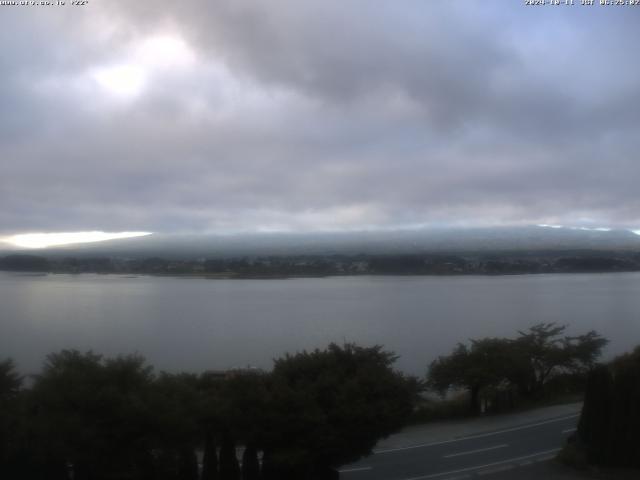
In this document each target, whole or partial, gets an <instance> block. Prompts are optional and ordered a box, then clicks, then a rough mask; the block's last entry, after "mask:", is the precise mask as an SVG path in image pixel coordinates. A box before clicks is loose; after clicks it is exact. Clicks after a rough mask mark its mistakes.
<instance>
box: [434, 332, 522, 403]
mask: <svg viewBox="0 0 640 480" xmlns="http://www.w3.org/2000/svg"><path fill="white" fill-rule="evenodd" d="M516 361H517V354H516V352H515V350H514V348H513V342H512V341H510V340H507V339H502V338H484V339H481V340H471V345H470V346H469V347H467V346H466V345H464V344H462V343H459V344H458V346H457V347H456V348H455V349H454V350H453V352H452V353H451V354H450V355H448V356H441V357H438V358H437V359H436V360H434V361H433V362H432V363H431V365H430V367H429V373H428V378H427V384H428V385H429V386H430V387H431V388H433V389H434V390H436V391H438V392H439V393H440V394H442V395H444V394H445V393H446V392H447V391H449V390H450V389H452V388H462V389H466V390H467V391H468V393H469V409H470V411H471V412H472V413H480V393H481V391H482V389H483V388H487V387H490V386H493V387H496V386H498V385H499V384H500V383H501V382H503V381H505V380H506V379H507V378H509V377H510V376H513V375H514V373H513V371H512V370H513V368H514V366H515V363H514V362H516Z"/></svg>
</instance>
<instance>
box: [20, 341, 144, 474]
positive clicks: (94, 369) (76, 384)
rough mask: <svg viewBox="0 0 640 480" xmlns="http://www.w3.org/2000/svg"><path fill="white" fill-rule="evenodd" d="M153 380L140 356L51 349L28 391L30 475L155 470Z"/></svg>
mask: <svg viewBox="0 0 640 480" xmlns="http://www.w3.org/2000/svg"><path fill="white" fill-rule="evenodd" d="M151 381H152V376H151V369H150V367H147V366H146V365H145V363H144V360H143V359H142V358H140V357H137V356H131V357H120V358H117V359H113V360H108V361H105V360H103V358H102V357H101V356H100V355H96V354H93V353H92V352H87V353H80V352H77V351H68V350H65V351H62V352H60V353H57V354H52V355H49V356H48V357H47V362H46V364H45V367H44V370H43V372H42V374H41V375H39V376H38V377H37V378H36V380H35V384H34V386H33V390H32V392H31V395H30V402H31V407H30V409H31V411H32V412H34V413H33V415H32V416H31V418H30V419H29V421H30V424H31V425H32V436H33V437H34V438H35V444H34V445H33V446H32V450H33V452H32V453H33V457H34V461H33V462H31V465H32V466H33V467H34V472H33V475H32V476H33V477H35V478H41V477H43V478H56V477H58V476H60V478H66V474H67V472H66V471H67V469H68V468H71V470H72V472H73V475H74V478H75V479H76V480H84V479H101V478H124V477H126V476H134V478H153V472H152V471H151V459H150V456H149V452H150V447H151V438H150V432H152V430H153V428H152V427H151V425H152V424H153V418H152V414H151V412H150V410H149V408H148V406H149V402H148V398H149V393H150V392H149V386H150V384H151ZM39 472H44V476H43V475H42V473H39ZM52 472H56V473H52ZM60 472H64V475H62V473H60ZM27 478H28V477H27Z"/></svg>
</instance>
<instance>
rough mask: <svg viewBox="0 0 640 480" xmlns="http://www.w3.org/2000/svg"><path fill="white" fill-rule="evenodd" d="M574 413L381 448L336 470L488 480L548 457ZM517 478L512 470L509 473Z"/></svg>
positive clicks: (362, 475) (412, 479)
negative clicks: (481, 431) (430, 440)
mask: <svg viewBox="0 0 640 480" xmlns="http://www.w3.org/2000/svg"><path fill="white" fill-rule="evenodd" d="M577 421H578V414H571V415H564V416H562V417H556V418H548V419H544V420H539V421H536V422H532V423H528V424H521V425H513V426H509V427H507V428H503V429H501V430H494V431H488V432H483V433H478V434H474V435H469V436H465V437H460V438H456V439H451V440H445V441H438V442H431V443H424V444H414V445H408V446H404V447H398V448H389V449H381V450H377V451H375V452H374V454H373V455H371V456H369V457H367V458H365V459H363V460H361V461H359V462H357V463H354V464H352V465H348V466H345V467H343V468H341V469H340V478H341V479H344V480H428V479H434V480H453V479H455V480H462V479H467V478H487V479H490V478H491V477H492V476H496V475H500V476H501V478H504V473H503V472H506V471H507V470H513V469H517V468H525V467H527V466H530V465H534V464H536V463H539V462H546V461H549V460H551V459H552V458H553V457H555V455H556V454H557V452H558V451H559V450H560V448H561V447H562V446H563V445H564V443H565V442H566V439H567V437H568V436H569V435H570V434H571V432H573V431H574V430H575V427H576V423H577ZM513 477H514V478H517V474H516V472H514V475H513Z"/></svg>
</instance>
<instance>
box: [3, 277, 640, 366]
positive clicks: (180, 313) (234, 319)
mask: <svg viewBox="0 0 640 480" xmlns="http://www.w3.org/2000/svg"><path fill="white" fill-rule="evenodd" d="M537 322H560V323H566V324H568V325H569V327H570V331H571V332H572V333H581V332H585V331H587V330H590V329H596V330H597V331H599V332H600V333H602V334H603V335H604V336H606V337H607V338H609V339H610V340H611V343H610V345H609V346H608V348H607V352H606V354H607V356H611V355H614V354H617V353H620V352H623V351H625V350H628V349H630V348H631V347H633V346H634V345H637V344H640V274H638V273H624V274H596V275H590V274H589V275H523V276H503V277H476V276H464V277H333V278H309V279H288V280H204V279H197V278H187V279H181V278H167V277H125V276H115V275H113V276H112V275H42V276H37V275H25V274H9V273H3V272H0V359H2V358H4V357H7V356H10V357H13V358H14V359H15V360H16V361H17V363H18V365H19V367H20V370H22V371H23V372H32V371H37V370H38V369H39V367H40V365H41V364H42V361H43V360H44V357H45V355H46V354H47V353H50V352H52V351H56V350H59V349H62V348H76V349H80V350H88V349H93V350H94V351H96V352H99V353H104V354H106V355H115V354H119V353H132V352H139V353H141V354H143V355H144V356H146V357H147V358H148V360H149V361H150V362H151V363H153V364H154V365H155V366H156V367H157V368H159V369H166V370H170V371H176V370H191V371H200V370H204V369H209V368H210V369H224V368H230V367H240V366H246V365H253V366H259V367H264V368H269V367H270V366H271V363H272V362H271V360H272V359H273V358H274V357H278V356H280V355H282V354H283V353H285V352H287V351H289V352H295V351H296V350H301V349H310V348H314V347H324V346H325V345H326V344H328V343H329V342H331V341H336V342H343V341H354V342H357V343H359V344H362V345H373V344H383V345H384V346H385V347H386V348H388V349H391V350H394V351H395V352H396V353H398V354H399V355H400V356H401V358H400V359H399V361H398V363H397V366H398V367H399V368H401V369H403V370H405V371H407V372H409V373H414V374H421V373H423V372H424V371H425V369H426V367H427V365H428V363H429V362H430V361H431V360H432V359H433V358H434V357H435V356H437V355H440V354H444V353H448V352H449V351H450V350H451V348H452V347H453V346H454V345H455V343H456V342H458V341H464V340H466V339H469V338H477V337H483V336H510V335H514V334H516V332H517V330H518V329H523V328H526V327H528V326H530V325H532V324H534V323H537Z"/></svg>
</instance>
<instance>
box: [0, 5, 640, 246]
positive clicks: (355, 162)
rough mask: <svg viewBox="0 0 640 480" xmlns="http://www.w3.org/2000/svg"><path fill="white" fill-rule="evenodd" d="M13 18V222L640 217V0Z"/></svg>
mask: <svg viewBox="0 0 640 480" xmlns="http://www.w3.org/2000/svg"><path fill="white" fill-rule="evenodd" d="M0 8H1V9H2V12H1V14H0V41H1V42H2V45H3V47H4V48H3V50H2V53H0V71H1V72H2V74H3V85H2V87H3V88H2V89H0V105H1V106H2V109H1V110H0V232H4V233H16V232H22V231H66V230H93V229H99V230H148V231H163V232H174V231H208V232H220V231H239V230H249V231H253V230H315V229H319V230H327V229H361V228H376V227H383V228H389V227H394V226H403V227H404V226H416V225H449V224H454V225H456V224H464V225H475V224H483V225H486V224H500V223H547V224H557V223H561V224H569V225H592V226H617V227H630V228H638V227H639V226H640V200H639V197H638V195H637V194H636V190H637V189H636V185H635V184H636V179H637V178H638V174H639V173H640V166H638V162H637V161H636V156H637V152H638V151H640V148H639V147H640V135H638V132H639V131H640V108H639V106H640V64H639V63H638V62H637V61H636V56H637V45H638V41H639V40H640V34H639V33H638V32H640V29H638V25H640V23H639V21H640V8H637V7H636V8H634V7H613V6H612V7H601V6H598V5H596V6H593V7H583V6H580V5H574V6H573V7H570V6H557V7H554V6H546V7H525V6H524V5H522V2H513V1H483V2H474V1H471V0H469V1H465V2H444V1H443V2H424V1H417V0H416V1H403V2H382V1H371V0H366V1H365V0H351V1H347V2H345V1H338V0H334V1H323V2H301V1H298V0H291V1H274V0H270V1H268V2H267V1H264V2H262V1H255V0H252V1H239V0H228V1H223V0H215V1H211V0H191V1H189V2H175V1H166V2H165V1H159V0H153V1H152V0H137V1H136V2H131V1H125V0H109V1H107V0H102V1H94V2H90V3H89V6H87V7H77V8H75V7H74V8H72V7H70V6H66V7H48V8H46V9H43V8H37V7H7V6H5V7H0Z"/></svg>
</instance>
